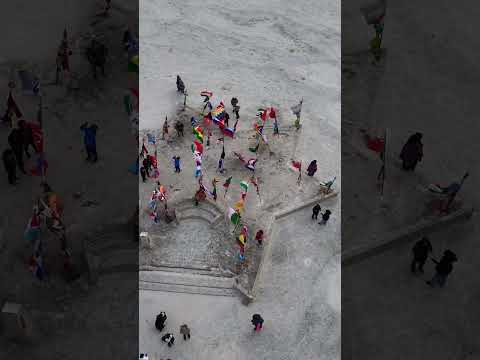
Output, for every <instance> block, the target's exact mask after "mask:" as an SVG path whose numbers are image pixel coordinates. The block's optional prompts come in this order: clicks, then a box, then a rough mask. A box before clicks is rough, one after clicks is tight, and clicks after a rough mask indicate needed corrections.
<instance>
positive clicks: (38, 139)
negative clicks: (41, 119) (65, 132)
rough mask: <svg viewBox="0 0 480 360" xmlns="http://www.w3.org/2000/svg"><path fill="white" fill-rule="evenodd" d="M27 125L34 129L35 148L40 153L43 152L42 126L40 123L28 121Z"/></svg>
mask: <svg viewBox="0 0 480 360" xmlns="http://www.w3.org/2000/svg"><path fill="white" fill-rule="evenodd" d="M27 126H29V127H30V128H31V129H32V135H33V143H34V144H35V149H36V150H37V152H39V153H41V152H43V131H42V128H41V127H40V124H36V123H33V122H29V123H27Z"/></svg>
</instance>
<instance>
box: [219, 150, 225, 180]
mask: <svg viewBox="0 0 480 360" xmlns="http://www.w3.org/2000/svg"><path fill="white" fill-rule="evenodd" d="M224 162H225V146H223V147H222V154H221V155H220V159H219V160H218V167H217V171H218V172H219V173H220V174H223V172H224V171H225V169H224V168H223V165H224Z"/></svg>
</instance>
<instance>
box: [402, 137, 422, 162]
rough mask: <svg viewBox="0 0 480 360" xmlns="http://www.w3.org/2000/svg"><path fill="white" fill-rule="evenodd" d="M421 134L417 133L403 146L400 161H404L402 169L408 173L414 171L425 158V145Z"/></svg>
mask: <svg viewBox="0 0 480 360" xmlns="http://www.w3.org/2000/svg"><path fill="white" fill-rule="evenodd" d="M422 137H423V135H422V134H421V133H418V132H417V133H415V134H413V135H412V136H410V138H409V139H408V141H407V143H406V144H405V145H404V146H403V148H402V152H401V153H400V159H402V161H403V163H402V167H403V169H404V170H407V171H414V170H415V167H416V166H417V163H418V162H420V161H422V158H423V144H422Z"/></svg>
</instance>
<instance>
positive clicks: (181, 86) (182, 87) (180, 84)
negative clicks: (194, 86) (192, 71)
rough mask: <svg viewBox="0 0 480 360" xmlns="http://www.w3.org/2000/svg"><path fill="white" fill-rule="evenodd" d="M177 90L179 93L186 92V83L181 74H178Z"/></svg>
mask: <svg viewBox="0 0 480 360" xmlns="http://www.w3.org/2000/svg"><path fill="white" fill-rule="evenodd" d="M177 91H178V92H179V93H182V94H184V93H185V84H184V83H183V81H182V79H181V78H180V75H177Z"/></svg>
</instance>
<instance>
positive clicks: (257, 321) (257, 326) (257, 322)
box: [251, 314, 264, 332]
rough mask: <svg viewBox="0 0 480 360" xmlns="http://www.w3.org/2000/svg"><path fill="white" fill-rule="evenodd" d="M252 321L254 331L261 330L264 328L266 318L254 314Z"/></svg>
mask: <svg viewBox="0 0 480 360" xmlns="http://www.w3.org/2000/svg"><path fill="white" fill-rule="evenodd" d="M251 322H252V324H253V326H254V328H253V331H256V332H259V331H261V330H262V329H263V322H264V320H263V318H262V316H261V315H260V314H254V315H253V316H252V321H251Z"/></svg>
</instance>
